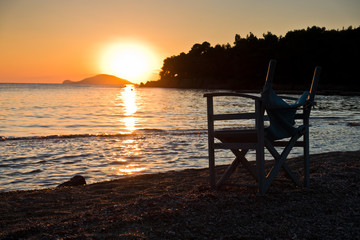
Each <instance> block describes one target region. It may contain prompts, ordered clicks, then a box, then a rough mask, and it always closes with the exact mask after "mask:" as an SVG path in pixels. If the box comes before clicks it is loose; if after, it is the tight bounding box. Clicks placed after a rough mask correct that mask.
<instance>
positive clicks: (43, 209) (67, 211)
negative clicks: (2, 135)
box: [0, 151, 360, 239]
mask: <svg viewBox="0 0 360 240" xmlns="http://www.w3.org/2000/svg"><path fill="white" fill-rule="evenodd" d="M311 161H312V163H311V186H310V188H301V187H295V186H294V185H293V184H292V183H291V182H288V181H286V180H285V179H284V178H283V177H282V176H280V177H279V178H278V180H277V181H276V182H274V184H273V185H272V186H271V187H270V189H269V191H268V192H267V193H266V194H265V195H263V196H262V195H259V194H258V193H257V191H256V189H254V188H250V187H238V186H228V187H223V188H222V189H220V190H218V191H213V190H211V189H210V188H209V185H208V169H192V170H190V169H189V170H185V171H179V172H168V173H159V174H151V175H142V176H136V177H128V178H125V179H119V180H114V181H108V182H101V183H96V184H90V185H86V186H78V187H65V188H55V189H44V190H32V191H14V192H5V193H0V239H360V181H359V180H360V151H355V152H332V153H324V154H317V155H312V156H311ZM301 164H302V163H301V159H300V158H294V159H291V160H290V161H289V165H290V166H292V167H294V168H296V167H299V166H301ZM225 167H226V166H219V167H218V168H217V171H218V172H221V171H224V168H225ZM297 172H298V173H299V174H301V173H302V170H301V169H300V170H299V171H297ZM243 173H244V172H243V170H239V171H238V172H237V173H236V174H239V176H242V177H239V176H234V178H233V180H234V181H235V180H236V181H240V182H242V183H247V182H250V176H249V175H247V174H245V175H244V174H243Z"/></svg>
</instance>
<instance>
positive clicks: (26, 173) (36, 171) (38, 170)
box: [23, 169, 42, 175]
mask: <svg viewBox="0 0 360 240" xmlns="http://www.w3.org/2000/svg"><path fill="white" fill-rule="evenodd" d="M41 172H42V170H40V169H36V170H32V171H29V172H25V173H23V174H25V175H30V174H36V173H41Z"/></svg>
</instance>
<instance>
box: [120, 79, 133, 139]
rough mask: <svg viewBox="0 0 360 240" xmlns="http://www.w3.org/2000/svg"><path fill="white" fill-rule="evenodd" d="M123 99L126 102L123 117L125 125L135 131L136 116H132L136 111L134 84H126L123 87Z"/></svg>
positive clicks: (129, 129)
mask: <svg viewBox="0 0 360 240" xmlns="http://www.w3.org/2000/svg"><path fill="white" fill-rule="evenodd" d="M121 98H122V101H123V102H124V107H125V113H124V115H125V117H124V118H123V119H122V120H123V122H124V124H125V127H126V129H127V130H128V131H130V132H133V131H135V130H136V126H135V118H134V117H133V116H132V115H133V114H134V113H136V110H137V108H136V89H135V87H134V86H133V85H126V87H125V88H123V92H122V94H121Z"/></svg>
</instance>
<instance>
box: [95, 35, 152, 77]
mask: <svg viewBox="0 0 360 240" xmlns="http://www.w3.org/2000/svg"><path fill="white" fill-rule="evenodd" d="M157 65H158V63H157V61H156V59H155V55H154V53H153V52H152V51H151V50H150V48H149V47H147V46H145V45H144V44H141V43H134V42H131V43H126V42H123V43H115V44H111V45H109V46H107V47H106V48H105V49H104V50H103V52H102V55H101V60H100V70H101V71H102V72H103V73H106V74H111V75H115V76H117V77H120V78H124V79H126V80H128V81H130V82H133V83H140V82H146V81H148V80H149V78H151V77H152V74H153V71H154V69H157V68H159V66H157Z"/></svg>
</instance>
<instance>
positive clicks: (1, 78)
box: [0, 0, 360, 83]
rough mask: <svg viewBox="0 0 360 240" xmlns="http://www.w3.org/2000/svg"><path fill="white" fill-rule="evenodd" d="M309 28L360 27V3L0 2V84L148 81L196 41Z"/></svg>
mask: <svg viewBox="0 0 360 240" xmlns="http://www.w3.org/2000/svg"><path fill="white" fill-rule="evenodd" d="M311 26H319V27H325V28H326V29H339V30H340V29H343V28H348V27H349V26H353V27H358V26H360V1H359V0H302V1H299V0H271V1H270V0H217V1H215V0H181V1H179V0H62V1H57V0H0V82H7V83H62V81H64V80H66V79H70V80H73V81H79V80H82V79H83V78H86V77H91V76H93V75H96V74H100V73H105V74H112V75H116V76H118V77H122V78H127V79H128V80H130V81H132V82H136V83H139V82H140V81H141V82H146V81H148V80H157V79H158V78H159V77H158V73H159V71H160V69H161V67H162V63H163V60H164V59H165V58H167V57H170V56H173V55H178V54H180V53H181V52H185V53H186V52H188V51H189V50H190V49H191V47H192V46H193V45H194V44H195V43H202V42H204V41H207V42H209V43H210V44H211V45H212V46H215V45H216V44H227V43H230V44H231V45H232V44H233V42H234V38H235V34H240V36H241V37H246V35H247V34H248V33H249V32H252V33H253V34H255V35H256V36H258V37H262V34H263V33H267V32H268V31H270V32H272V33H273V34H276V35H277V36H280V35H281V36H284V35H285V34H286V33H287V32H288V31H291V30H296V29H306V28H307V27H311ZM124 49H125V50H126V49H128V50H129V49H130V50H131V49H132V50H131V51H130V50H129V51H130V53H126V54H125V53H124V51H125V50H124ZM129 51H128V52H129ZM138 55H139V56H138ZM124 56H125V57H126V60H125V61H124V60H123V59H122V58H124ZM113 65H114V66H113ZM119 65H122V66H119ZM145 65H146V66H145ZM111 66H113V67H111ZM116 66H118V71H117V70H116V69H115V68H116ZM125 68H126V69H125ZM121 69H124V70H121ZM130 70H132V71H130ZM136 71H138V72H140V71H143V74H142V75H138V76H135V75H136V74H135V75H131V74H134V72H136ZM120 75H121V76H120ZM129 78H130V79H129Z"/></svg>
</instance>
